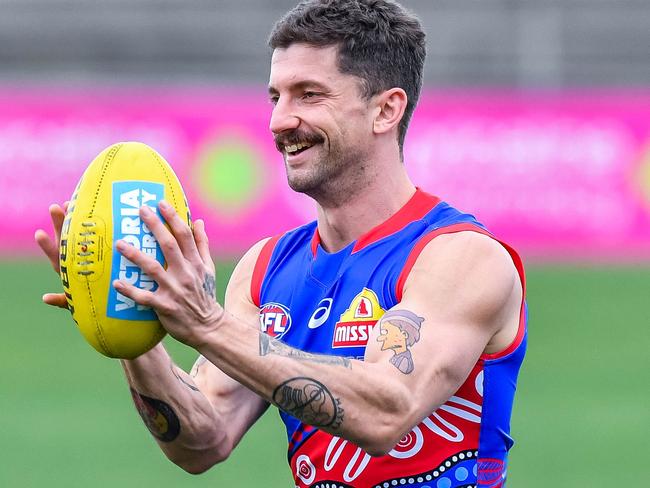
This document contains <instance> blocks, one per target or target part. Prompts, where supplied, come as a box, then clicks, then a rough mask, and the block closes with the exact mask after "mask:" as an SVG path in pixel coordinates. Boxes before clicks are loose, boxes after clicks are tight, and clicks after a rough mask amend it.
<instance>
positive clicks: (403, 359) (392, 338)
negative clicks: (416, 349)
mask: <svg viewBox="0 0 650 488" xmlns="http://www.w3.org/2000/svg"><path fill="white" fill-rule="evenodd" d="M422 322H424V319H423V318H422V317H418V316H417V315H416V314H414V313H413V312H410V311H408V310H390V311H389V312H386V313H385V314H384V315H383V316H382V317H381V319H379V322H378V325H379V336H378V337H377V342H379V343H381V350H382V351H393V357H391V358H390V363H391V364H392V365H393V366H395V367H396V368H397V369H399V370H400V371H401V372H402V373H404V374H410V373H412V372H413V370H414V369H415V365H414V364H413V355H412V354H411V349H410V348H411V346H412V345H413V344H415V343H416V342H417V341H419V340H420V327H421V326H422Z"/></svg>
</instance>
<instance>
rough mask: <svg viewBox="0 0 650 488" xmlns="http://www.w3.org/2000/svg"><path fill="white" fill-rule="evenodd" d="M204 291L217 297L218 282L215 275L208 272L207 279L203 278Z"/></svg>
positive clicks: (210, 295) (211, 296) (212, 296)
mask: <svg viewBox="0 0 650 488" xmlns="http://www.w3.org/2000/svg"><path fill="white" fill-rule="evenodd" d="M203 291H205V294H206V295H208V296H209V297H210V298H214V299H216V298H217V282H216V280H215V279H214V276H213V275H211V274H208V273H206V275H205V279H204V280H203Z"/></svg>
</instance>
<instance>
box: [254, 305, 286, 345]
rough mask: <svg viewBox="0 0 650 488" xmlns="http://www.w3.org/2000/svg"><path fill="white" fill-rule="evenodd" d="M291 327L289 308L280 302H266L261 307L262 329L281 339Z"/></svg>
mask: <svg viewBox="0 0 650 488" xmlns="http://www.w3.org/2000/svg"><path fill="white" fill-rule="evenodd" d="M290 328H291V315H290V314H289V309H288V308H287V307H285V306H284V305H281V304H279V303H265V304H264V305H262V307H261V308H260V330H261V331H262V332H265V333H266V334H268V335H270V336H271V337H275V338H276V339H279V338H280V337H282V336H283V335H284V334H286V332H287V331H288V330H289V329H290Z"/></svg>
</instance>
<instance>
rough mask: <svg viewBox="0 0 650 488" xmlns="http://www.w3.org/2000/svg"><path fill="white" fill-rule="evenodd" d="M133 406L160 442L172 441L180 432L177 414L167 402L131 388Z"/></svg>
mask: <svg viewBox="0 0 650 488" xmlns="http://www.w3.org/2000/svg"><path fill="white" fill-rule="evenodd" d="M131 396H132V397H133V401H134V403H135V407H136V409H137V410H138V413H139V414H140V417H142V420H143V421H144V423H145V425H146V426H147V429H149V432H151V434H152V435H153V436H154V437H155V438H156V439H158V440H159V441H161V442H172V441H173V440H175V439H176V438H177V437H178V435H179V434H180V432H181V423H180V421H179V420H178V416H177V415H176V413H175V412H174V410H173V409H172V407H170V406H169V405H168V404H167V403H165V402H163V401H162V400H157V399H155V398H150V397H148V396H145V395H143V394H142V393H139V392H137V391H135V390H134V389H133V388H131Z"/></svg>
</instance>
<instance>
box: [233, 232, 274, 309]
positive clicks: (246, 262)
mask: <svg viewBox="0 0 650 488" xmlns="http://www.w3.org/2000/svg"><path fill="white" fill-rule="evenodd" d="M270 239H271V238H270V237H269V238H265V239H262V240H261V241H259V242H257V243H255V244H254V245H253V246H252V247H251V248H250V249H249V250H248V251H246V254H244V256H243V257H242V258H241V259H240V260H239V262H238V263H237V266H235V269H234V270H233V272H232V275H231V276H230V280H229V281H228V287H227V288H226V300H225V304H224V306H225V308H226V309H227V310H230V309H231V308H232V307H233V305H234V304H235V303H238V302H240V301H241V300H242V299H244V300H246V301H247V302H249V303H250V304H252V298H251V294H250V286H251V280H252V278H253V271H254V269H255V265H256V264H257V260H258V258H259V257H260V253H261V252H262V249H263V248H264V245H265V244H266V243H267V242H268V241H269V240H270Z"/></svg>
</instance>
